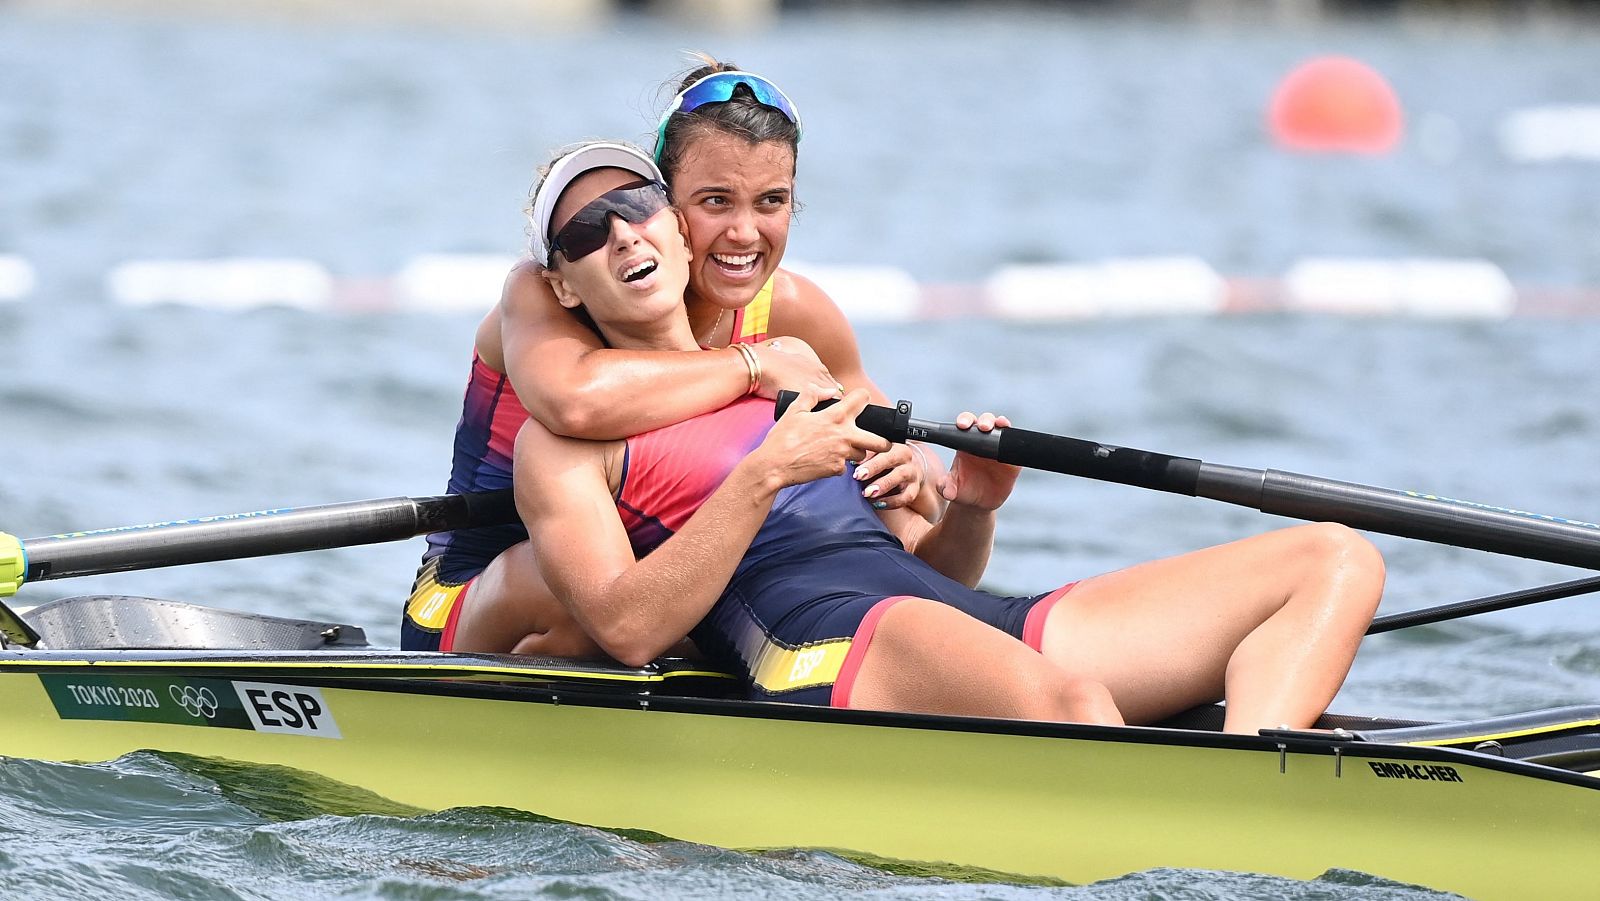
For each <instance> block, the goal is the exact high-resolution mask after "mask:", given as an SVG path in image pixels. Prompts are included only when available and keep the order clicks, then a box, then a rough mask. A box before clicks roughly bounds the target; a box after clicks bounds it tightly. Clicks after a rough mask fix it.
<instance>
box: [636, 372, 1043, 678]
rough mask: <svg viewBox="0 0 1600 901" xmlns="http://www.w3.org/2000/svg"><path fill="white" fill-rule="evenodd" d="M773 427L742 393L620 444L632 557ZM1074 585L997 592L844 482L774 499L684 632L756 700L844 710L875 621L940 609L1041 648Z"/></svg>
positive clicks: (769, 414)
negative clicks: (965, 575) (954, 575)
mask: <svg viewBox="0 0 1600 901" xmlns="http://www.w3.org/2000/svg"><path fill="white" fill-rule="evenodd" d="M772 426H773V402H772V401H770V400H763V399H761V398H753V397H752V398H745V399H743V400H739V401H736V402H734V403H733V404H730V405H729V406H726V407H724V408H722V409H721V410H717V411H715V412H713V413H706V414H704V415H701V416H696V417H695V418H693V419H690V420H687V421H685V422H681V423H678V424H677V425H671V426H667V427H666V428H663V429H657V430H655V431H653V432H646V433H645V434H643V435H637V436H635V437H633V438H630V439H628V442H627V455H626V459H625V462H624V465H623V477H622V487H621V490H620V491H619V492H618V497H617V511H618V513H620V514H621V516H622V522H623V524H624V525H625V526H626V527H627V530H628V538H629V541H630V542H631V543H632V544H633V548H634V552H635V554H637V555H638V556H641V557H642V556H644V555H645V554H648V553H650V552H651V551H652V550H654V549H655V548H656V547H658V546H660V544H661V543H662V542H664V541H666V540H667V539H668V538H669V537H671V536H672V535H673V534H674V533H675V532H677V531H678V530H679V529H680V528H682V527H683V525H684V523H686V522H687V521H688V520H689V517H690V516H692V515H693V514H694V512H695V511H696V510H698V509H699V508H700V505H701V504H703V503H704V502H705V500H706V499H707V498H708V497H710V495H711V493H712V492H713V491H715V490H716V489H717V488H718V487H719V486H720V485H721V484H722V483H723V481H724V479H725V478H726V477H727V475H728V473H729V472H731V471H732V470H733V468H734V466H736V465H738V463H739V461H740V460H742V459H744V458H745V456H746V455H748V454H749V453H750V451H752V450H753V449H755V447H756V446H757V445H759V444H760V443H761V440H762V439H763V438H765V437H766V434H767V432H768V431H769V430H770V429H771V428H772ZM1069 588H1071V586H1070V585H1069V586H1066V587H1065V588H1061V589H1058V590H1056V591H1053V592H1050V593H1048V594H1042V595H1036V596H1034V597H997V596H995V595H992V594H989V593H987V592H983V591H978V590H976V589H973V588H968V587H967V586H965V585H963V584H961V583H960V582H957V581H955V580H953V579H950V578H948V577H946V576H944V575H942V574H940V573H939V572H938V571H937V570H935V569H934V568H933V567H931V566H929V565H928V564H927V563H924V562H923V561H922V559H921V558H919V557H917V556H915V555H913V554H911V553H909V552H907V551H906V550H905V548H904V546H902V545H901V543H900V540H899V539H898V538H896V537H895V536H894V534H893V533H892V532H890V531H889V529H888V528H887V527H886V526H884V524H883V521H882V520H881V519H879V518H878V515H877V513H875V512H874V511H873V509H872V505H871V503H870V502H869V501H868V500H866V499H865V498H863V497H862V496H861V485H860V483H858V482H857V481H856V480H855V479H854V478H852V476H851V472H850V471H849V470H848V469H847V470H846V471H845V472H844V473H841V474H839V475H837V476H831V477H829V478H825V479H817V480H816V481H813V482H806V483H804V484H801V485H793V486H790V487H788V488H785V489H783V490H782V491H780V492H778V496H777V498H776V499H775V500H774V501H773V504H772V510H771V512H769V513H768V514H767V518H766V521H765V522H763V523H762V524H761V528H760V530H758V531H757V532H756V535H755V538H754V539H753V540H752V541H751V542H750V549H749V550H748V551H746V552H745V555H744V558H743V559H742V560H740V561H739V566H738V568H737V569H736V570H735V571H734V574H733V578H732V579H731V580H729V582H728V587H727V589H726V590H724V591H723V593H722V597H721V598H719V599H718V600H717V603H716V605H715V606H713V607H712V608H711V612H710V613H709V614H707V615H706V617H705V619H703V620H701V621H700V623H699V625H697V626H695V628H694V630H693V631H691V632H690V633H689V636H690V637H691V638H693V639H694V642H695V644H696V645H697V646H699V648H700V650H701V651H702V652H704V653H705V654H706V656H707V657H709V658H710V659H711V660H713V661H715V662H717V663H720V664H722V665H723V666H725V667H728V668H730V669H733V670H735V671H737V672H740V673H741V674H743V675H744V676H746V677H747V680H748V681H747V686H748V695H749V697H750V698H752V699H755V700H773V701H792V702H796V703H802V704H819V705H824V706H827V705H832V706H835V707H844V706H848V704H849V701H850V691H851V688H852V686H853V684H854V681H855V676H856V673H857V671H858V670H859V669H860V666H861V661H862V659H863V658H864V657H865V655H866V650H867V646H868V645H869V644H870V643H871V641H872V635H873V632H874V631H875V630H876V628H877V624H878V621H879V619H880V618H881V617H882V616H883V614H884V613H885V612H886V611H887V610H888V609H889V608H890V607H891V606H893V605H894V604H895V603H897V602H899V601H902V600H905V599H907V598H913V597H915V598H929V599H932V600H936V601H942V602H944V603H946V604H949V605H950V606H952V607H955V608H957V609H959V610H962V611H964V612H965V613H967V614H968V615H970V616H972V617H974V618H976V619H978V620H981V621H983V622H985V623H988V624H989V625H991V626H994V627H995V628H997V629H1000V630H1002V631H1004V632H1007V633H1009V634H1010V635H1012V636H1014V637H1016V638H1019V639H1021V640H1022V641H1024V642H1026V643H1027V644H1028V645H1030V646H1031V647H1033V648H1034V649H1035V650H1038V649H1039V645H1040V641H1041V639H1042V636H1043V631H1044V620H1045V616H1046V615H1047V614H1048V613H1049V611H1050V607H1051V606H1052V605H1053V604H1054V603H1055V601H1056V600H1057V599H1059V598H1060V597H1061V596H1062V595H1064V594H1065V593H1066V592H1067V590H1068V589H1069Z"/></svg>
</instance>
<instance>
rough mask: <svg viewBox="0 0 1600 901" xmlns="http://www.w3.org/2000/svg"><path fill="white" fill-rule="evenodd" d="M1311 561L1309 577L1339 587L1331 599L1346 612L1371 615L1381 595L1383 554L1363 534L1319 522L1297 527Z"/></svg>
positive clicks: (1337, 524)
mask: <svg viewBox="0 0 1600 901" xmlns="http://www.w3.org/2000/svg"><path fill="white" fill-rule="evenodd" d="M1298 528H1299V529H1300V530H1301V531H1302V535H1303V541H1304V542H1305V544H1306V555H1307V559H1308V560H1309V561H1311V562H1312V565H1311V567H1310V570H1309V578H1311V579H1315V580H1317V581H1318V582H1321V583H1323V584H1332V585H1334V586H1337V587H1339V588H1341V589H1342V590H1339V591H1335V592H1332V593H1331V595H1330V600H1332V601H1335V602H1336V603H1338V604H1339V605H1340V606H1341V607H1342V608H1343V609H1345V610H1346V611H1348V612H1351V613H1356V612H1360V613H1361V614H1362V615H1364V616H1367V617H1370V616H1371V614H1372V613H1374V612H1375V611H1376V610H1377V607H1378V601H1379V599H1380V598H1381V597H1382V594H1383V582H1384V576H1385V569H1384V562H1383V554H1382V553H1381V552H1380V551H1379V550H1378V548H1377V546H1376V545H1374V544H1373V543H1372V542H1371V541H1369V540H1367V538H1366V536H1364V535H1362V534H1361V533H1359V532H1357V531H1356V530H1355V529H1352V528H1350V527H1349V526H1345V525H1341V524H1339V523H1333V522H1320V523H1313V524H1311V525H1306V526H1300V527H1298Z"/></svg>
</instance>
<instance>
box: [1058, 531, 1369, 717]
mask: <svg viewBox="0 0 1600 901" xmlns="http://www.w3.org/2000/svg"><path fill="white" fill-rule="evenodd" d="M1383 576H1384V571H1383V559H1382V557H1381V556H1380V555H1379V554H1378V551H1377V549H1376V548H1374V547H1373V546H1372V545H1371V544H1370V543H1369V542H1368V541H1367V540H1366V539H1364V538H1362V537H1361V536H1359V535H1357V534H1356V533H1355V532H1353V531H1351V530H1350V529H1347V528H1345V527H1344V526H1339V525H1334V524H1332V523H1318V524H1314V525H1304V526H1295V527H1293V528H1288V529H1281V530H1278V531H1275V532H1269V533H1267V534H1265V535H1257V536H1255V537H1253V538H1246V539H1244V540H1242V541H1235V542H1232V543H1229V544H1224V545H1218V546H1217V547H1212V548H1206V549H1204V550H1200V551H1195V552H1193V553H1189V554H1184V555H1182V556H1178V557H1172V558H1168V559H1165V560H1155V561H1151V562H1149V563H1142V564H1140V565H1138V566H1133V567H1130V568H1128V569H1125V570H1120V571H1118V572H1114V573H1107V574H1105V575H1102V576H1096V577H1095V578H1093V579H1087V580H1085V581H1083V582H1082V583H1080V584H1079V585H1077V586H1076V587H1075V588H1073V589H1072V590H1071V591H1069V592H1068V593H1067V594H1066V595H1065V596H1064V597H1063V598H1062V599H1061V601H1060V602H1058V603H1057V604H1056V606H1055V608H1054V609H1052V610H1051V612H1050V615H1049V618H1048V619H1047V620H1046V623H1045V630H1044V639H1043V642H1042V644H1043V651H1044V654H1045V656H1046V657H1048V658H1049V659H1051V660H1052V661H1055V662H1056V663H1057V664H1059V665H1062V666H1068V667H1071V668H1072V669H1073V670H1074V671H1076V672H1080V673H1083V674H1084V675H1086V676H1089V677H1091V678H1094V679H1097V680H1099V681H1101V682H1103V683H1104V684H1105V685H1106V686H1107V688H1109V689H1110V691H1111V694H1112V697H1114V698H1115V699H1116V702H1117V706H1118V707H1119V708H1120V709H1121V710H1122V711H1123V713H1124V715H1126V716H1127V718H1128V720H1129V722H1135V723H1148V722H1154V721H1156V720H1159V719H1161V718H1163V717H1166V716H1170V715H1172V714H1174V713H1178V712H1180V711H1182V710H1185V709H1188V708H1190V707H1193V706H1195V705H1197V704H1204V703H1209V702H1212V701H1216V700H1218V699H1219V698H1224V697H1225V698H1226V699H1227V718H1226V723H1225V726H1224V728H1226V729H1227V730H1228V731H1230V732H1246V733H1253V732H1255V731H1256V730H1258V729H1261V728H1271V727H1276V726H1280V725H1287V726H1290V727H1293V728H1304V727H1306V726H1309V725H1311V724H1312V723H1313V722H1315V720H1316V718H1317V717H1318V716H1319V715H1321V714H1322V712H1323V711H1324V710H1325V709H1326V708H1327V705H1328V703H1329V702H1330V701H1332V700H1333V696H1334V694H1336V693H1337V692H1338V690H1339V686H1340V685H1341V684H1342V683H1343V681H1344V677H1345V675H1346V674H1347V673H1348V672H1349V670H1350V663H1351V660H1352V659H1353V658H1354V657H1355V653H1356V648H1357V646H1358V645H1359V644H1360V642H1361V638H1362V636H1363V635H1364V634H1365V632H1366V628H1367V625H1368V624H1369V623H1370V622H1371V621H1372V615H1373V613H1374V612H1375V611H1376V610H1377V606H1378V600H1379V597H1380V596H1381V594H1382V592H1383Z"/></svg>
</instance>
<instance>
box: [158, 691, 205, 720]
mask: <svg viewBox="0 0 1600 901" xmlns="http://www.w3.org/2000/svg"><path fill="white" fill-rule="evenodd" d="M167 694H169V695H171V696H172V700H173V702H174V703H176V704H177V705H178V706H179V707H182V708H183V711H184V712H185V713H187V714H189V715H190V716H192V717H200V716H204V717H205V718H206V719H211V718H212V717H214V716H216V715H217V696H216V695H215V694H212V692H211V689H209V688H195V687H194V686H193V685H168V686H167Z"/></svg>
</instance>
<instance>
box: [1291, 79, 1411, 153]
mask: <svg viewBox="0 0 1600 901" xmlns="http://www.w3.org/2000/svg"><path fill="white" fill-rule="evenodd" d="M1267 120H1268V124H1269V126H1270V127H1271V129H1272V137H1273V139H1274V140H1276V141H1277V143H1278V146H1280V147H1284V148H1287V149H1289V150H1301V151H1310V152H1322V153H1366V154H1383V153H1388V152H1389V151H1391V150H1393V149H1394V148H1395V145H1397V144H1399V143H1400V132H1401V130H1402V122H1401V120H1402V117H1401V113H1400V101H1399V100H1398V99H1396V98H1395V94H1394V90H1393V89H1392V88H1390V87H1389V83H1388V82H1387V81H1385V80H1384V78H1383V76H1382V75H1380V74H1378V72H1377V71H1376V70H1374V69H1373V68H1372V67H1371V66H1368V65H1367V64H1366V63H1363V62H1361V61H1360V60H1355V59H1351V58H1349V57H1345V56H1322V57H1318V58H1316V59H1312V60H1309V61H1307V62H1305V63H1303V64H1301V65H1300V66H1299V67H1298V68H1296V69H1295V70H1294V71H1293V72H1290V73H1289V74H1288V75H1287V76H1285V77H1284V79H1283V81H1282V82H1281V83H1280V84H1279V85H1278V89H1277V91H1275V92H1274V93H1273V95H1272V105H1271V107H1270V109H1269V110H1268V114H1267Z"/></svg>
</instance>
